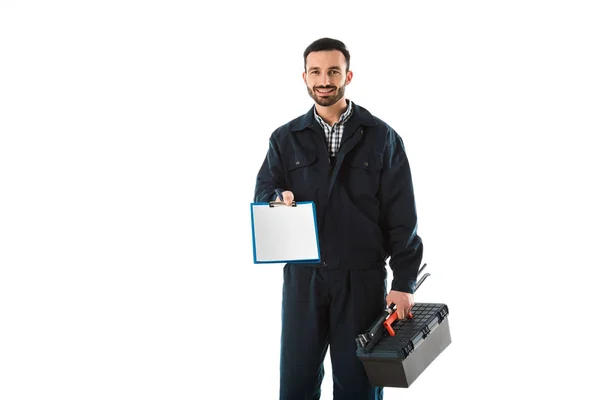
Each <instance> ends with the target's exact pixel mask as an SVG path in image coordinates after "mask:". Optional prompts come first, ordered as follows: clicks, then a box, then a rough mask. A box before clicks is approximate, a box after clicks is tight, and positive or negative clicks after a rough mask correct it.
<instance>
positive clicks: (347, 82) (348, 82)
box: [346, 71, 354, 85]
mask: <svg viewBox="0 0 600 400" xmlns="http://www.w3.org/2000/svg"><path fill="white" fill-rule="evenodd" d="M353 76H354V74H353V73H352V71H348V72H346V85H348V84H350V82H351V81H352V77H353Z"/></svg>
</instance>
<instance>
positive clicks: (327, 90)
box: [302, 50, 352, 107]
mask: <svg viewBox="0 0 600 400" xmlns="http://www.w3.org/2000/svg"><path fill="white" fill-rule="evenodd" d="M302 77H303V78H304V82H305V83H306V88H307V89H308V94H309V95H310V97H312V98H313V100H314V101H315V102H316V103H317V104H318V105H320V106H324V107H328V106H331V105H333V104H335V103H337V102H338V101H339V100H340V99H341V98H342V97H344V93H345V89H346V85H347V84H349V83H350V80H351V79H352V72H351V71H346V58H345V57H344V55H343V54H342V52H341V51H338V50H331V51H316V52H312V53H309V54H308V56H307V57H306V70H305V72H303V73H302Z"/></svg>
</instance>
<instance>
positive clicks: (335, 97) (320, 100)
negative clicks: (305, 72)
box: [306, 85, 346, 107]
mask: <svg viewBox="0 0 600 400" xmlns="http://www.w3.org/2000/svg"><path fill="white" fill-rule="evenodd" d="M317 89H334V90H333V92H332V93H331V94H330V95H329V96H327V97H320V96H319V95H318V94H317ZM306 90H307V91H308V95H309V96H310V97H311V98H312V99H313V100H314V101H315V103H317V104H318V105H320V106H323V107H329V106H331V105H333V104H335V103H337V102H338V101H339V100H340V99H341V98H342V97H344V93H345V92H346V85H344V86H341V87H339V88H337V89H336V87H335V86H314V87H313V88H312V89H311V88H309V87H308V86H307V87H306Z"/></svg>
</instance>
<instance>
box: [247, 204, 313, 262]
mask: <svg viewBox="0 0 600 400" xmlns="http://www.w3.org/2000/svg"><path fill="white" fill-rule="evenodd" d="M250 217H251V221H252V249H253V253H254V264H265V263H318V262H320V261H321V250H320V247H319V233H318V229H317V213H316V208H315V203H314V202H313V201H300V202H292V205H290V206H288V205H285V204H284V203H282V202H278V201H270V202H258V203H257V202H255V203H250Z"/></svg>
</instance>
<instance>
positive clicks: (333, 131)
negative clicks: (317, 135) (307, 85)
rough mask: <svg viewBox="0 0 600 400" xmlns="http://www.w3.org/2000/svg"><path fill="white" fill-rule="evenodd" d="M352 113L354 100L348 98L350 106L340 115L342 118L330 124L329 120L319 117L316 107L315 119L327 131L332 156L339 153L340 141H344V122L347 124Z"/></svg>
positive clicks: (328, 146)
mask: <svg viewBox="0 0 600 400" xmlns="http://www.w3.org/2000/svg"><path fill="white" fill-rule="evenodd" d="M351 115H352V101H350V100H348V108H347V109H346V111H345V112H344V113H343V114H342V115H341V116H340V120H339V121H338V122H336V123H335V124H333V126H329V125H328V124H327V122H325V121H323V118H321V117H319V114H317V108H316V107H315V119H316V120H317V122H319V125H321V127H323V130H324V131H325V138H326V139H327V148H328V149H329V156H330V157H335V155H336V154H337V151H338V149H339V148H340V143H341V142H342V135H343V134H344V124H346V122H347V121H348V119H349V118H350V116H351Z"/></svg>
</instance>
